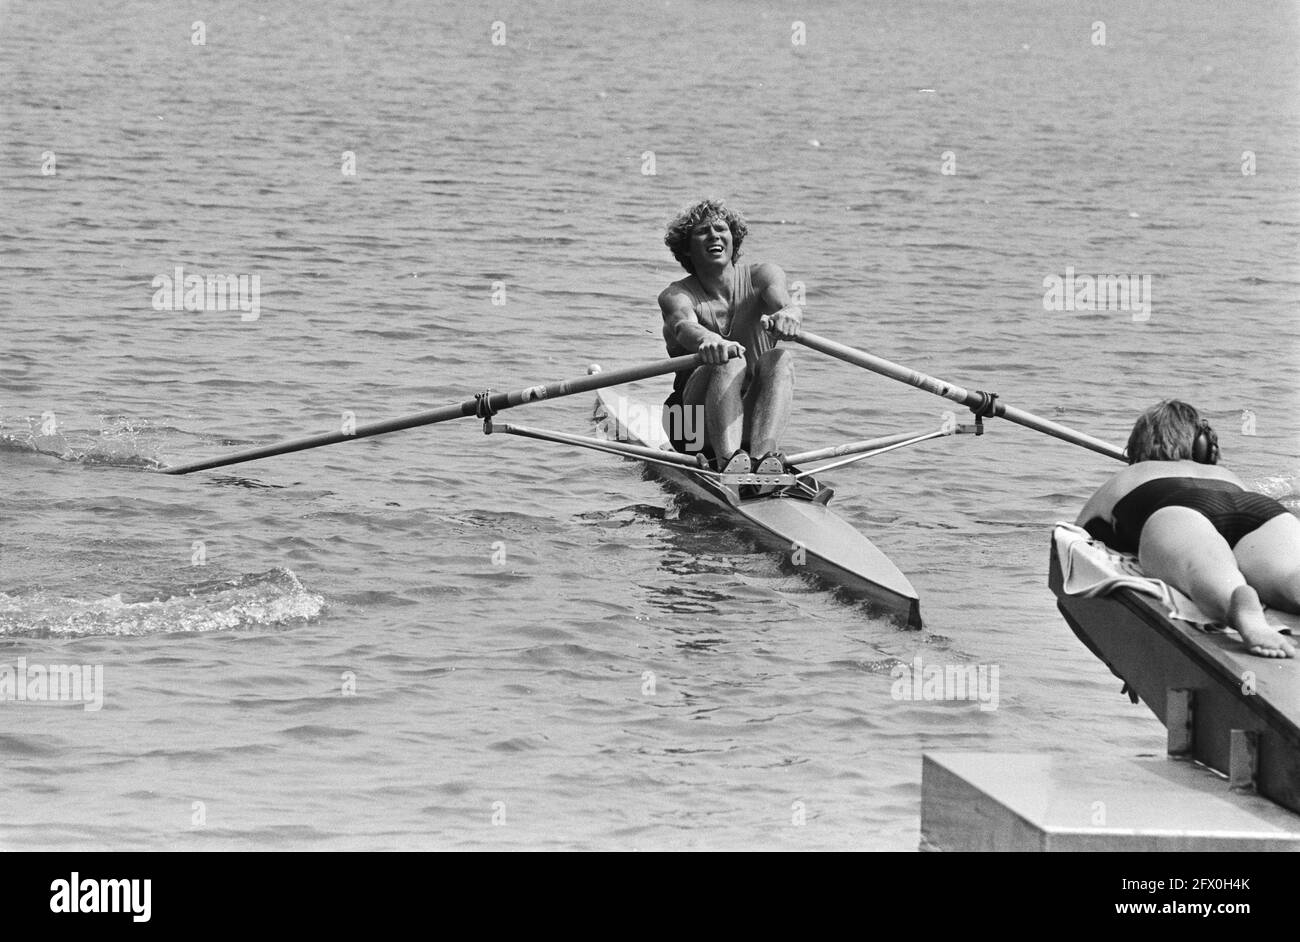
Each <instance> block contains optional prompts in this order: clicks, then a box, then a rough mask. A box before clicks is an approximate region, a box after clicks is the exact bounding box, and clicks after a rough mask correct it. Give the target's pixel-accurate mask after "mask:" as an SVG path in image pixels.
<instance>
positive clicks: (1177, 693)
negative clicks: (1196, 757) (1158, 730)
mask: <svg viewBox="0 0 1300 942" xmlns="http://www.w3.org/2000/svg"><path fill="white" fill-rule="evenodd" d="M1195 693H1196V691H1194V690H1188V689H1186V688H1182V687H1171V688H1170V689H1169V690H1166V691H1165V728H1166V729H1167V730H1168V731H1169V736H1168V739H1167V749H1168V752H1169V754H1170V755H1171V756H1185V755H1188V754H1189V753H1190V752H1191V751H1192V737H1193V732H1192V729H1193V728H1192V721H1193V719H1194V718H1195V711H1196V698H1195Z"/></svg>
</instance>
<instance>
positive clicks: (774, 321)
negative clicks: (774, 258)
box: [754, 262, 803, 339]
mask: <svg viewBox="0 0 1300 942" xmlns="http://www.w3.org/2000/svg"><path fill="white" fill-rule="evenodd" d="M754 290H755V291H757V292H758V293H759V297H761V298H762V299H763V313H764V315H766V316H767V317H769V318H770V321H771V325H772V331H773V332H774V333H775V334H776V336H777V337H778V338H780V339H784V338H793V337H795V336H797V335H798V333H799V328H800V326H801V325H802V324H803V308H801V307H800V306H799V305H797V304H792V303H791V302H790V288H789V286H788V284H787V283H786V277H785V272H784V271H783V270H782V269H781V266H780V265H773V264H772V263H771V262H762V263H760V264H758V265H755V266H754Z"/></svg>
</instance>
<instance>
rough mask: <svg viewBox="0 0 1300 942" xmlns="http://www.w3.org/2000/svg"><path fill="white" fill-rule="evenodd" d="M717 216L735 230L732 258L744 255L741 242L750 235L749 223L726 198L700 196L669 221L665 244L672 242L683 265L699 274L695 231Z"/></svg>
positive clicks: (670, 246)
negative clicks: (694, 259) (693, 249)
mask: <svg viewBox="0 0 1300 942" xmlns="http://www.w3.org/2000/svg"><path fill="white" fill-rule="evenodd" d="M714 219H721V220H722V221H723V222H725V223H726V224H727V228H728V229H730V230H731V260H732V261H733V262H735V260H736V259H738V258H739V257H740V243H742V242H744V241H745V236H747V235H749V226H748V225H747V224H746V223H745V217H743V216H742V215H740V213H738V212H736V211H735V210H734V209H731V208H729V207H728V206H726V205H725V204H724V203H723V202H722V200H715V199H707V200H700V202H698V203H696V204H695V205H694V206H690V207H688V208H686V209H684V210H682V211H681V212H680V213H678V215H677V218H676V219H674V220H673V221H672V222H670V223H669V224H668V232H667V234H666V235H665V236H664V245H666V246H668V250H669V251H670V252H672V253H673V258H675V259H677V261H678V263H679V264H680V265H681V266H682V268H685V269H686V270H687V271H688V272H689V273H690V274H692V275H693V274H695V265H694V264H693V263H692V262H691V232H692V231H693V230H694V229H695V227H696V226H698V225H699V224H700V223H702V222H711V221H713V220H714Z"/></svg>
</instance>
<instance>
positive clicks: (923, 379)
mask: <svg viewBox="0 0 1300 942" xmlns="http://www.w3.org/2000/svg"><path fill="white" fill-rule="evenodd" d="M795 339H796V340H797V341H798V342H799V343H801V344H803V345H804V346H805V347H809V348H811V349H813V350H816V351H818V352H819V353H824V354H826V355H827V356H832V357H835V358H836V359H837V360H843V361H844V362H845V363H852V364H853V365H854V366H860V367H862V368H863V369H865V370H871V371H872V372H873V373H879V374H881V375H882V376H888V377H889V378H890V379H896V380H898V381H899V382H900V383H906V384H907V385H909V386H915V387H916V388H917V389H923V390H925V391H926V392H929V393H934V395H936V396H942V397H943V398H945V399H951V400H952V401H953V402H957V403H961V404H962V405H964V406H968V407H970V408H971V409H975V410H980V409H982V408H991V412H992V414H993V415H996V416H998V417H1000V418H1004V419H1008V420H1009V421H1012V422H1015V423H1016V424H1017V425H1023V426H1025V427H1026V428H1031V429H1034V430H1035V431H1038V432H1042V433H1044V434H1046V435H1051V436H1053V437H1055V438H1059V439H1061V440H1062V441H1067V442H1072V443H1074V444H1076V445H1081V446H1083V447H1084V448H1088V449H1091V450H1092V451H1095V452H1097V453H1099V454H1103V455H1106V456H1107V457H1110V458H1115V459H1116V460H1118V461H1127V460H1128V459H1127V458H1125V456H1124V452H1123V451H1122V450H1121V449H1119V448H1116V447H1115V446H1114V445H1112V444H1110V443H1109V442H1104V441H1102V440H1101V439H1100V438H1093V437H1092V436H1091V435H1086V434H1084V433H1083V432H1077V431H1075V430H1074V429H1072V428H1069V427H1068V426H1065V425H1061V424H1060V423H1057V422H1052V421H1050V420H1048V419H1044V418H1040V417H1039V416H1036V415H1034V414H1033V413H1032V412H1025V411H1024V410H1023V409H1017V408H1016V407H1015V406H1008V405H1005V404H1003V403H1001V402H997V401H996V400H994V401H993V402H992V405H991V407H990V402H989V397H988V396H987V394H984V393H978V392H971V391H970V390H968V389H963V388H962V387H961V386H958V385H956V384H955V383H949V382H946V381H944V380H941V379H936V378H935V377H933V376H928V375H926V374H925V373H920V372H917V371H916V370H913V369H909V368H908V367H906V366H901V365H899V364H897V363H893V362H891V361H889V360H886V359H883V358H881V357H878V356H874V355H872V354H870V353H867V352H866V351H864V350H857V349H855V348H853V347H847V346H845V345H844V344H842V343H836V342H835V341H834V340H827V339H826V338H825V337H819V336H818V335H817V334H813V333H809V332H808V331H806V330H803V331H800V332H799V336H798V337H796V338H795Z"/></svg>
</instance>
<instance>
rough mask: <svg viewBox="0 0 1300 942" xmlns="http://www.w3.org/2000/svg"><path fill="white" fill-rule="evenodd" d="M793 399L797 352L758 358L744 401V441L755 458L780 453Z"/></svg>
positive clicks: (771, 353)
mask: <svg viewBox="0 0 1300 942" xmlns="http://www.w3.org/2000/svg"><path fill="white" fill-rule="evenodd" d="M793 399H794V352H793V351H791V350H789V349H787V348H786V347H774V348H773V349H771V350H769V351H767V352H766V353H764V354H763V355H762V356H761V357H759V358H758V366H757V368H756V369H755V370H754V379H753V381H752V382H751V383H750V384H749V393H748V394H747V395H746V397H745V436H744V438H745V441H747V442H749V453H750V454H751V455H753V456H754V457H755V458H758V457H761V456H762V455H765V454H767V453H768V452H769V451H777V450H778V449H779V448H780V442H781V437H782V436H783V435H784V434H785V428H786V426H787V425H788V424H789V422H790V404H791V402H792V401H793Z"/></svg>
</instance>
